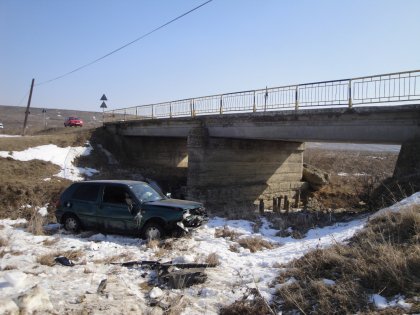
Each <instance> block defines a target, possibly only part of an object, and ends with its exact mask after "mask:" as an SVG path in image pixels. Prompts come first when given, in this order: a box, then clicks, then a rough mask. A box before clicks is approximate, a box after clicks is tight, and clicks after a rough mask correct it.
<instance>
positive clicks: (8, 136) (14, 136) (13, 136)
mask: <svg viewBox="0 0 420 315" xmlns="http://www.w3.org/2000/svg"><path fill="white" fill-rule="evenodd" d="M16 137H22V136H18V135H0V138H16Z"/></svg>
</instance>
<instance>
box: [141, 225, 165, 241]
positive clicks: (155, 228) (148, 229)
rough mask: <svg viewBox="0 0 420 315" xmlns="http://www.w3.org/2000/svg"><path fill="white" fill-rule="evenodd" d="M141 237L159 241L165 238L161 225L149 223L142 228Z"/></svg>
mask: <svg viewBox="0 0 420 315" xmlns="http://www.w3.org/2000/svg"><path fill="white" fill-rule="evenodd" d="M142 236H143V238H144V239H146V240H148V241H150V240H160V239H162V238H163V237H164V236H165V233H164V230H163V227H162V225H160V224H159V223H156V222H149V223H147V224H146V225H145V226H144V228H143V233H142Z"/></svg>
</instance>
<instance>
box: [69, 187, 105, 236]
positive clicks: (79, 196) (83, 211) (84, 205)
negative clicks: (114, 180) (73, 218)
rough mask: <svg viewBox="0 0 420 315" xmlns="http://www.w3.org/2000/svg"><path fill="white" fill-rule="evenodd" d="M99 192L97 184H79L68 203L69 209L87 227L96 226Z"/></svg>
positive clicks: (92, 227) (93, 227)
mask: <svg viewBox="0 0 420 315" xmlns="http://www.w3.org/2000/svg"><path fill="white" fill-rule="evenodd" d="M99 192H100V185H99V184H96V183H83V184H79V185H78V186H77V187H76V189H75V190H74V192H73V194H72V196H71V200H70V201H69V204H68V208H69V211H70V212H73V213H74V214H76V215H77V217H78V218H79V219H80V221H81V223H82V225H83V226H84V227H85V228H87V229H95V228H97V226H96V225H97V219H96V213H97V210H98V206H99Z"/></svg>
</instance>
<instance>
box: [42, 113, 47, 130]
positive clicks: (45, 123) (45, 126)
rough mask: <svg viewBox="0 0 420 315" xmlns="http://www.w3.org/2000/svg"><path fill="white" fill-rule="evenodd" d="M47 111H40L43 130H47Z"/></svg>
mask: <svg viewBox="0 0 420 315" xmlns="http://www.w3.org/2000/svg"><path fill="white" fill-rule="evenodd" d="M46 113H47V110H46V109H45V108H44V109H43V110H42V115H43V116H44V129H47V119H46Z"/></svg>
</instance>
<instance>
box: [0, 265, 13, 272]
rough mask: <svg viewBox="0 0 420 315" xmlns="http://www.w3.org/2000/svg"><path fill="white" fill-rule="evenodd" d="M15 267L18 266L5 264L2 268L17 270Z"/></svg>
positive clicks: (3, 269) (4, 269)
mask: <svg viewBox="0 0 420 315" xmlns="http://www.w3.org/2000/svg"><path fill="white" fill-rule="evenodd" d="M15 269H17V266H11V265H6V266H4V268H2V271H7V270H15Z"/></svg>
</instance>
